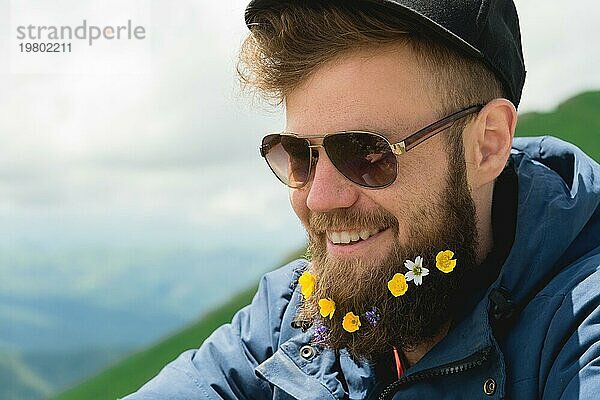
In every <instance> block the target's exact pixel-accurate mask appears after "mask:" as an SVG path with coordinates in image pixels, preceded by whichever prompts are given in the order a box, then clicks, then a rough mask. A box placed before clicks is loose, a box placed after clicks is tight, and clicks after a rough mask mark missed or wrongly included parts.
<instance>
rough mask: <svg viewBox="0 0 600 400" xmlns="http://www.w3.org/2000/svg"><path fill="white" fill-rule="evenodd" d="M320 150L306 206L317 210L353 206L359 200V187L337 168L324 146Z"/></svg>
mask: <svg viewBox="0 0 600 400" xmlns="http://www.w3.org/2000/svg"><path fill="white" fill-rule="evenodd" d="M318 151H319V158H318V162H317V163H316V165H315V168H314V172H313V177H312V180H311V181H310V183H309V185H310V187H309V188H308V189H309V192H308V196H307V198H306V206H307V207H308V208H309V209H310V210H311V211H315V212H327V211H331V210H334V209H336V208H348V207H351V206H352V205H353V204H354V203H356V201H357V200H358V194H359V191H358V188H357V187H356V185H354V184H353V183H352V182H350V181H349V180H348V179H347V178H346V177H344V176H343V175H342V174H341V173H340V172H339V171H338V170H337V169H336V168H335V166H334V165H333V164H332V163H331V161H330V160H329V157H327V154H325V151H324V149H323V148H319V149H318Z"/></svg>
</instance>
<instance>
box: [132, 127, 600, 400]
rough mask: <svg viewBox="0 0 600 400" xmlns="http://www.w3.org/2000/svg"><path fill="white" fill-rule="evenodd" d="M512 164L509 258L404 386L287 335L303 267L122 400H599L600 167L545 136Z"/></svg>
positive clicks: (265, 288)
mask: <svg viewBox="0 0 600 400" xmlns="http://www.w3.org/2000/svg"><path fill="white" fill-rule="evenodd" d="M511 158H512V162H513V164H514V166H515V169H516V172H517V176H518V210H517V224H516V232H515V241H514V244H513V247H512V249H511V250H510V253H509V255H508V258H507V259H506V261H505V263H504V265H503V266H502V269H501V271H500V274H499V276H498V278H497V280H496V281H495V282H494V283H493V284H492V285H491V286H490V287H489V288H488V290H487V293H486V294H485V296H484V297H483V298H482V300H481V301H479V302H478V303H477V304H476V305H475V306H474V308H473V310H472V311H471V312H469V313H468V314H467V316H466V317H464V318H463V319H462V320H461V321H460V322H458V323H457V324H456V325H455V326H454V327H453V328H452V329H451V330H450V332H449V333H448V335H447V336H446V337H445V338H444V339H443V340H442V341H441V342H439V343H438V344H437V345H436V346H434V347H433V348H432V349H431V350H430V351H429V352H428V353H427V354H426V355H425V356H424V357H423V358H422V359H421V360H420V361H419V362H417V363H416V364H415V365H413V366H412V367H411V368H409V369H407V370H406V372H405V375H404V376H403V377H402V379H401V380H399V381H397V382H395V383H393V384H391V385H389V386H387V387H379V386H376V384H375V377H374V371H373V368H372V366H371V365H369V364H368V363H366V362H360V361H359V362H355V361H353V359H351V358H350V357H349V356H348V354H347V353H346V352H344V351H341V352H339V353H335V352H333V351H331V350H328V349H323V348H321V347H319V346H314V345H311V343H310V339H311V337H312V330H311V329H309V330H308V331H306V332H302V330H300V329H296V328H293V327H292V326H291V323H292V320H293V318H294V315H295V312H296V309H297V306H298V304H299V303H300V299H301V295H300V293H299V291H298V289H297V288H296V285H295V282H296V280H297V278H298V276H299V274H300V273H301V271H302V270H303V269H304V268H305V267H306V263H305V261H302V260H299V261H296V262H293V263H291V264H288V265H286V266H284V267H283V268H280V269H278V270H276V271H274V272H271V273H268V274H266V275H265V276H264V277H263V278H262V280H261V283H260V286H259V289H258V292H257V293H256V295H255V297H254V299H253V301H252V303H251V304H250V305H249V306H247V307H245V308H243V309H242V310H240V311H239V312H238V313H237V314H236V315H235V317H234V318H233V320H232V322H231V324H227V325H224V326H222V327H220V328H219V329H217V330H216V331H215V332H214V333H213V334H212V335H211V336H210V337H209V338H208V339H207V340H206V341H205V342H204V343H203V344H202V346H201V347H200V348H199V349H197V350H189V351H186V352H184V353H183V354H181V355H180V356H179V357H178V358H177V359H176V360H174V361H173V362H171V363H170V364H169V365H167V366H166V367H165V368H164V369H163V370H162V371H161V372H160V373H159V374H158V375H157V376H156V377H155V378H154V379H152V380H151V381H150V382H148V383H147V384H146V385H144V386H143V387H142V388H141V389H140V390H139V391H138V392H136V393H134V394H132V395H130V396H128V397H126V399H127V400H150V399H156V400H159V399H160V400H170V399H281V400H283V399H304V400H310V399H365V398H367V399H371V398H382V399H383V398H385V399H395V400H401V399H487V398H489V399H545V400H550V399H598V398H600V308H599V307H598V306H599V304H600V272H599V269H600V206H599V204H600V166H599V165H598V164H597V163H595V162H594V161H593V160H591V159H590V158H589V157H587V156H586V155H585V154H584V153H583V152H581V151H580V150H579V149H577V148H576V147H574V146H572V145H570V144H568V143H565V142H562V141H560V140H558V139H554V138H550V137H542V138H527V139H525V138H523V139H515V141H514V144H513V151H512V153H511ZM511 314H512V316H511ZM492 327H495V328H494V329H493V328H492ZM499 332H502V334H499Z"/></svg>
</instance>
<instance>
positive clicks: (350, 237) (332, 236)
mask: <svg viewBox="0 0 600 400" xmlns="http://www.w3.org/2000/svg"><path fill="white" fill-rule="evenodd" d="M378 232H379V231H378V230H377V229H372V230H363V231H360V232H358V231H341V232H327V238H328V239H329V240H330V241H331V242H332V243H334V244H340V243H343V244H348V243H350V242H357V241H359V240H361V239H362V240H367V239H368V238H370V237H371V236H373V235H375V234H376V233H378Z"/></svg>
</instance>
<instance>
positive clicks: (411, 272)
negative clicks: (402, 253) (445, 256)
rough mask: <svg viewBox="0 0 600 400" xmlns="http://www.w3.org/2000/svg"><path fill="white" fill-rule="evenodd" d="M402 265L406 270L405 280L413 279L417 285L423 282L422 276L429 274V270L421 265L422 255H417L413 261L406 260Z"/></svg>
mask: <svg viewBox="0 0 600 400" xmlns="http://www.w3.org/2000/svg"><path fill="white" fill-rule="evenodd" d="M404 266H405V267H406V268H407V269H408V272H407V273H406V274H404V276H405V277H406V280H407V281H414V282H415V285H417V286H419V285H420V284H422V283H423V277H424V276H427V275H429V270H428V269H427V268H425V267H424V266H423V257H421V256H417V258H415V261H414V262H413V261H411V260H406V261H404Z"/></svg>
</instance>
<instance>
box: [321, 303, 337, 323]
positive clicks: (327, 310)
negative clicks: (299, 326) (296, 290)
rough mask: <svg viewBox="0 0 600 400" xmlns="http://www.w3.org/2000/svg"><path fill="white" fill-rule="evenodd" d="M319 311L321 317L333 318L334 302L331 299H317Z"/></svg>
mask: <svg viewBox="0 0 600 400" xmlns="http://www.w3.org/2000/svg"><path fill="white" fill-rule="evenodd" d="M319 312H320V313H321V316H322V317H329V319H331V318H333V313H334V312H335V302H334V301H333V300H331V299H321V300H319Z"/></svg>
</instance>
